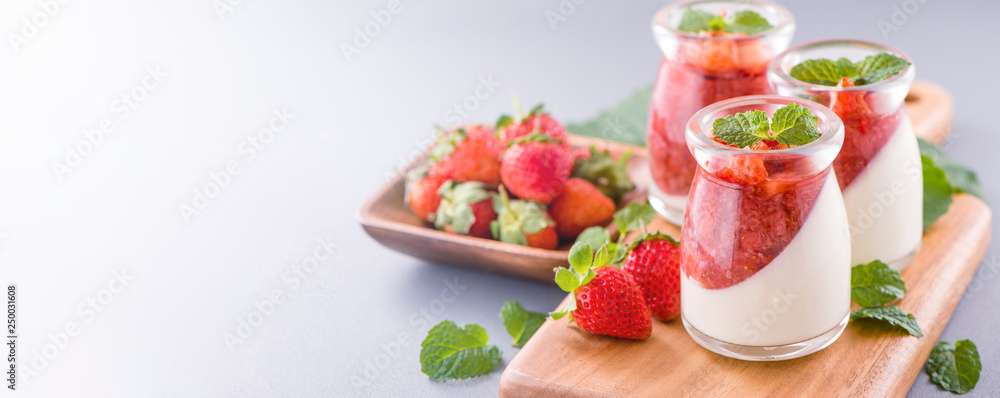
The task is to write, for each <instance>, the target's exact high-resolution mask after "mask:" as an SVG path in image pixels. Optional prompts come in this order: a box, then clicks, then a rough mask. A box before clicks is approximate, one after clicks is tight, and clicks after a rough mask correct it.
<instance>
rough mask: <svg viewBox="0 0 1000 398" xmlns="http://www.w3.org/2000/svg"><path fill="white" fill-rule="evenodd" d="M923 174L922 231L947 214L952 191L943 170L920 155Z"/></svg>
mask: <svg viewBox="0 0 1000 398" xmlns="http://www.w3.org/2000/svg"><path fill="white" fill-rule="evenodd" d="M920 163H921V164H922V166H923V173H924V230H927V228H930V226H931V224H933V223H934V221H937V219H938V218H940V217H941V216H943V215H944V213H947V212H948V207H949V206H951V201H952V199H951V194H952V193H953V189H952V187H951V184H950V183H949V182H948V177H947V176H946V175H945V174H944V170H941V168H939V167H937V166H935V165H934V160H933V159H931V158H930V157H928V156H926V155H920Z"/></svg>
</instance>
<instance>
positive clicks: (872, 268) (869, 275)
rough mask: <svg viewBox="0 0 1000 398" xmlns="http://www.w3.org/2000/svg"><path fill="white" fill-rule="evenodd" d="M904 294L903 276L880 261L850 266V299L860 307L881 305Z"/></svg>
mask: <svg viewBox="0 0 1000 398" xmlns="http://www.w3.org/2000/svg"><path fill="white" fill-rule="evenodd" d="M905 295H906V284H904V283H903V277H902V275H900V274H899V271H896V270H894V269H892V268H891V267H889V265H888V264H886V263H883V262H882V261H879V260H875V261H872V262H870V263H868V264H862V265H858V266H855V267H853V268H851V301H853V302H855V303H858V305H860V306H862V307H881V306H883V305H886V304H889V303H891V302H892V301H893V300H895V299H901V298H903V296H905Z"/></svg>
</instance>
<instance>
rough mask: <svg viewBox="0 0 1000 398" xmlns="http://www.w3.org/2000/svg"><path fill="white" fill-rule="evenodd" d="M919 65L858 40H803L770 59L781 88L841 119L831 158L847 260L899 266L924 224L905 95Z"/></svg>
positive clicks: (917, 245) (772, 76)
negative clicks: (846, 226) (843, 211)
mask: <svg viewBox="0 0 1000 398" xmlns="http://www.w3.org/2000/svg"><path fill="white" fill-rule="evenodd" d="M915 74H916V71H915V69H914V67H913V65H912V64H911V63H910V60H909V58H908V57H907V56H906V55H905V54H903V53H902V52H900V51H898V50H896V49H893V48H890V47H886V46H882V45H879V44H875V43H869V42H861V41H822V42H815V43H808V44H804V45H801V46H798V47H795V48H793V49H790V50H788V51H787V52H786V53H784V54H781V55H780V56H778V57H777V58H775V60H774V61H773V62H772V63H771V66H770V68H769V75H768V76H769V80H770V83H771V85H772V88H773V89H774V90H775V91H776V92H777V93H778V94H781V95H788V96H795V97H800V98H809V99H812V100H814V101H816V102H819V103H821V104H824V105H826V106H828V107H830V108H831V109H832V110H833V111H834V113H836V114H837V115H838V116H839V117H840V118H841V119H842V120H843V122H844V129H845V135H844V147H843V149H841V151H840V155H838V156H837V159H836V160H834V162H833V168H834V170H835V171H836V173H837V179H838V180H839V182H840V188H841V189H842V191H843V196H844V203H845V205H846V208H847V216H848V220H849V222H850V226H851V246H852V256H851V264H853V265H858V264H867V263H869V262H871V261H874V260H882V261H883V262H885V263H887V264H889V265H890V266H892V267H893V268H894V269H896V270H899V271H902V270H903V269H905V268H906V267H907V266H908V265H909V264H910V263H911V262H912V261H913V259H914V257H916V254H917V251H919V249H920V241H921V237H922V232H923V174H922V168H921V163H920V149H919V147H918V145H917V139H916V135H915V134H914V131H913V125H912V124H911V123H910V118H909V116H908V114H907V112H906V106H905V102H904V99H905V98H906V94H907V93H908V92H909V90H910V86H911V84H912V83H913V78H914V76H915Z"/></svg>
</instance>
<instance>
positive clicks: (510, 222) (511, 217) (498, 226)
mask: <svg viewBox="0 0 1000 398" xmlns="http://www.w3.org/2000/svg"><path fill="white" fill-rule="evenodd" d="M493 209H494V210H495V211H496V212H497V220H496V221H494V222H493V223H492V225H490V227H491V229H492V230H493V237H494V238H496V239H497V240H499V241H501V242H507V243H514V244H517V245H522V246H530V247H537V248H540V249H549V250H553V249H555V248H556V247H557V246H559V237H558V236H557V235H556V229H555V227H554V225H555V222H553V221H552V218H551V217H549V214H548V213H546V212H545V205H543V204H541V203H537V202H530V201H527V200H510V198H508V197H507V191H506V190H505V189H504V188H503V186H500V195H498V196H496V197H494V198H493Z"/></svg>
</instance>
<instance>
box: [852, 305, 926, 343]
mask: <svg viewBox="0 0 1000 398" xmlns="http://www.w3.org/2000/svg"><path fill="white" fill-rule="evenodd" d="M851 319H874V320H878V321H883V322H886V323H888V324H890V325H892V326H896V327H898V328H900V329H902V330H904V331H906V333H909V334H910V335H911V336H916V337H920V336H923V335H924V332H922V331H921V330H920V325H917V318H915V317H914V316H913V314H907V313H906V311H903V310H901V309H900V308H899V307H876V308H862V309H859V310H855V311H854V312H852V313H851Z"/></svg>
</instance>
